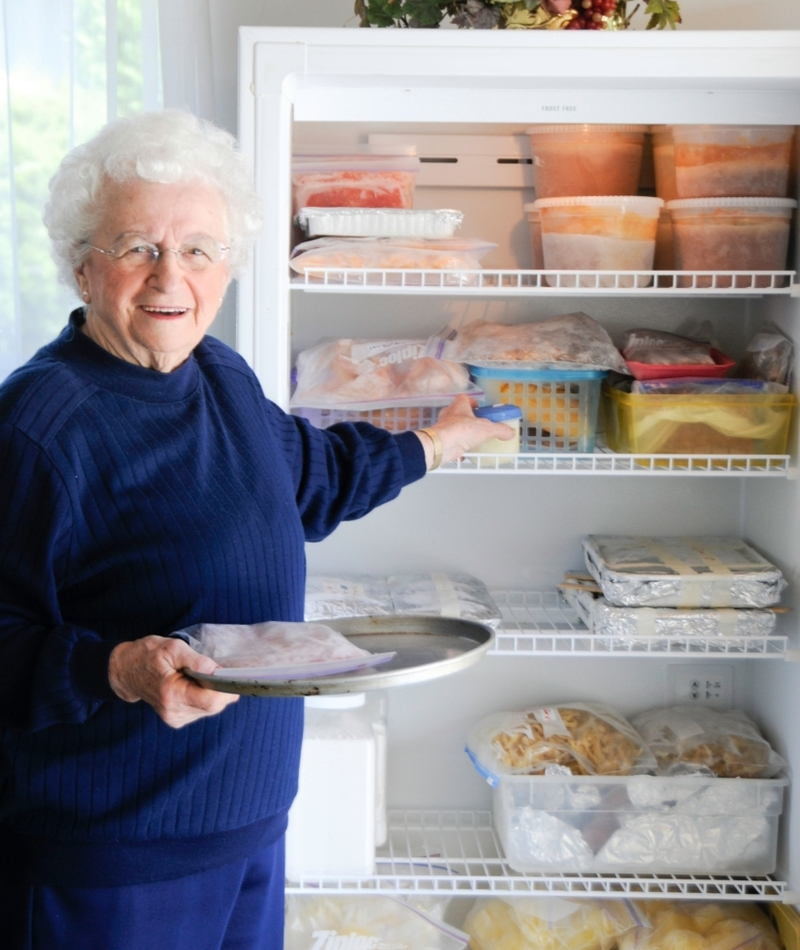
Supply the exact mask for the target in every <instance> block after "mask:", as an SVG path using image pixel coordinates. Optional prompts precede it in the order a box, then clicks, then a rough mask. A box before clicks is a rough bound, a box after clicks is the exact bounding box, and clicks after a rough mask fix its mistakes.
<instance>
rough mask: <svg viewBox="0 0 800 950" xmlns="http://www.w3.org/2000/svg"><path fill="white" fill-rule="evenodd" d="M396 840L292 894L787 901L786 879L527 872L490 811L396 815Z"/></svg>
mask: <svg viewBox="0 0 800 950" xmlns="http://www.w3.org/2000/svg"><path fill="white" fill-rule="evenodd" d="M388 817H389V839H388V842H387V844H386V846H385V847H383V848H381V849H379V851H378V854H377V869H376V874H374V875H372V876H370V877H365V878H356V879H344V878H330V879H329V878H325V879H310V878H308V879H304V880H302V881H300V882H287V884H286V892H287V893H289V894H302V893H312V892H313V893H319V892H320V891H325V892H327V893H335V894H374V893H402V894H430V895H442V894H450V895H452V896H460V897H469V896H471V895H474V896H484V897H485V896H486V895H487V894H490V893H494V894H503V895H505V894H516V895H519V896H523V895H526V894H554V895H560V896H566V895H570V896H572V897H600V896H602V897H617V898H625V897H648V898H676V897H678V898H696V899H699V900H702V899H709V898H713V899H714V900H738V901H741V900H752V901H763V900H781V898H782V895H783V894H784V891H785V890H786V884H785V883H784V882H783V881H775V880H772V879H771V878H768V877H747V876H741V877H740V876H729V875H721V876H713V877H712V876H705V875H698V874H596V873H591V874H589V873H580V872H576V873H554V874H542V873H540V874H520V873H519V872H518V871H514V870H513V869H512V868H510V867H509V865H508V863H507V862H506V860H505V858H504V857H503V856H502V850H501V848H500V844H499V842H498V839H497V837H496V835H495V833H494V830H493V828H492V818H491V813H490V812H488V811H476V812H472V811H416V810H398V811H390V812H389V816H388Z"/></svg>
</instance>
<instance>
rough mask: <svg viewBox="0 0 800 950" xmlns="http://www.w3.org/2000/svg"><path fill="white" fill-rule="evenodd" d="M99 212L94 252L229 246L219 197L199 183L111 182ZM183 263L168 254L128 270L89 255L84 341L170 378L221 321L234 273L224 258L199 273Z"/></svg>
mask: <svg viewBox="0 0 800 950" xmlns="http://www.w3.org/2000/svg"><path fill="white" fill-rule="evenodd" d="M100 204H101V208H102V217H101V220H100V223H99V225H98V227H97V228H96V230H95V231H94V233H93V234H92V237H91V241H90V244H91V245H94V247H95V248H102V249H103V250H104V251H106V250H108V249H109V248H116V247H117V246H119V244H120V242H121V240H124V239H125V237H126V236H128V235H136V236H137V238H141V239H142V241H143V242H146V243H147V244H152V245H156V246H157V247H158V248H159V249H166V248H182V247H193V246H194V244H195V242H196V243H198V244H201V245H202V244H203V242H205V243H206V244H208V242H209V240H210V241H211V243H212V244H214V245H215V246H216V245H222V246H224V245H227V244H228V243H229V241H228V225H227V214H226V211H225V204H224V202H223V199H222V196H221V195H220V194H219V192H218V191H217V190H216V189H215V188H213V187H211V186H210V185H207V184H204V183H202V182H199V181H184V182H176V183H174V184H168V185H162V184H159V183H157V182H150V181H143V180H141V179H134V180H132V181H127V182H122V183H117V182H108V183H107V184H106V185H105V187H104V188H103V191H102V197H101V202H100ZM178 258H179V255H177V254H174V253H169V252H166V253H161V254H160V255H159V256H158V259H157V260H155V261H145V262H144V263H143V264H140V265H138V266H133V267H131V265H130V264H129V263H123V262H122V261H119V260H114V259H112V257H111V256H109V255H108V254H105V253H102V252H101V251H98V250H90V251H89V256H88V257H87V258H86V260H85V261H84V263H83V264H82V265H81V266H80V268H78V270H77V271H76V277H77V279H78V284H79V286H80V289H81V293H82V294H83V298H84V300H85V301H86V303H87V305H88V308H87V313H86V323H85V324H84V327H83V329H84V332H85V333H86V334H87V336H89V337H90V338H91V339H93V340H94V341H95V342H96V343H98V344H99V345H100V346H102V347H103V348H104V349H106V350H108V351H109V352H110V353H113V354H114V355H115V356H117V357H119V358H120V359H123V360H126V361H127V362H129V363H136V364H137V365H139V366H145V367H147V368H149V369H156V370H160V371H161V372H165V373H168V372H171V371H172V370H173V369H175V368H176V367H178V366H180V365H181V363H183V362H184V361H185V360H186V359H187V358H188V357H189V354H190V353H191V352H192V350H193V349H194V348H195V347H196V346H197V344H198V343H199V342H200V340H202V338H203V336H204V335H205V333H206V331H207V330H208V328H209V326H210V325H211V323H212V321H213V320H214V317H215V316H216V315H217V311H218V309H219V305H220V303H221V302H222V297H223V295H224V293H225V289H226V287H227V285H228V281H229V279H230V271H229V269H228V266H227V264H226V262H225V260H224V258H223V259H222V260H220V261H218V262H217V263H211V264H210V265H207V266H205V267H204V268H201V269H198V270H195V269H191V268H189V267H186V266H185V264H182V263H181V262H180V261H179V259H178Z"/></svg>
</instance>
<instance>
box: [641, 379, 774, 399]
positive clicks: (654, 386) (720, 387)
mask: <svg viewBox="0 0 800 950" xmlns="http://www.w3.org/2000/svg"><path fill="white" fill-rule="evenodd" d="M786 391H787V387H786V386H784V385H782V384H781V383H768V382H765V381H764V380H762V379H706V378H703V377H696V376H694V377H693V376H687V377H683V376H679V377H674V378H673V379H643V380H638V379H637V380H636V382H634V383H633V384H632V385H631V392H632V393H661V394H662V395H687V394H691V393H696V394H699V395H704V396H747V395H750V394H751V393H756V394H758V393H767V394H772V395H779V394H781V393H785V392H786Z"/></svg>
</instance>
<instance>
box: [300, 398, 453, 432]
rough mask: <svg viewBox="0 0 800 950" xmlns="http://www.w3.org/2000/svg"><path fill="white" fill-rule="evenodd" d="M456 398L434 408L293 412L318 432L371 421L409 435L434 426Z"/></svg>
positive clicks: (340, 409) (331, 408)
mask: <svg viewBox="0 0 800 950" xmlns="http://www.w3.org/2000/svg"><path fill="white" fill-rule="evenodd" d="M454 398H455V397H453V396H447V397H443V398H442V399H439V400H436V401H434V404H433V405H430V404H427V405H405V404H403V405H401V404H398V405H396V406H381V407H378V408H374V409H368V408H363V409H342V408H339V407H336V406H332V407H330V408H327V409H313V408H309V407H304V406H299V407H296V408H293V409H292V415H293V416H301V417H302V418H303V419H308V421H309V422H310V423H311V424H312V425H315V426H316V427H317V428H318V429H327V428H328V426H332V425H334V424H335V423H337V422H369V423H371V424H372V425H374V426H378V428H379V429H386V430H387V431H388V432H407V431H408V430H409V429H422V428H424V427H425V426H432V425H433V424H434V423H435V422H436V420H437V419H438V418H439V413H440V412H441V411H442V409H443V408H444V407H445V406H447V405H449V404H450V403H451V402H452V401H453V399H454Z"/></svg>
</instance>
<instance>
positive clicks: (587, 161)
mask: <svg viewBox="0 0 800 950" xmlns="http://www.w3.org/2000/svg"><path fill="white" fill-rule="evenodd" d="M527 131H528V135H529V136H530V140H531V153H532V155H533V180H534V184H535V186H536V197H537V198H559V197H569V196H571V195H632V194H636V191H637V189H638V187H639V172H640V170H641V165H642V145H643V143H644V133H645V132H646V131H647V126H646V125H534V126H531V127H530V128H529V129H528V130H527Z"/></svg>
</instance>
